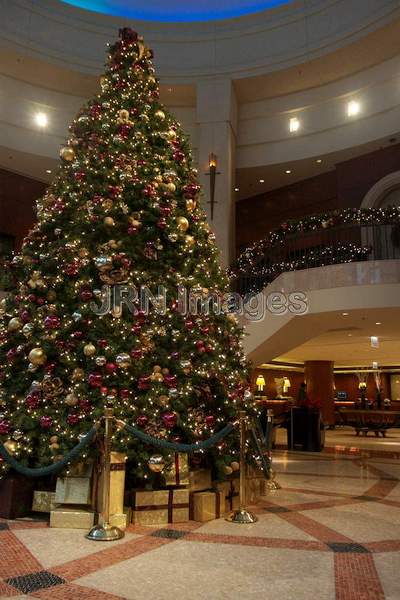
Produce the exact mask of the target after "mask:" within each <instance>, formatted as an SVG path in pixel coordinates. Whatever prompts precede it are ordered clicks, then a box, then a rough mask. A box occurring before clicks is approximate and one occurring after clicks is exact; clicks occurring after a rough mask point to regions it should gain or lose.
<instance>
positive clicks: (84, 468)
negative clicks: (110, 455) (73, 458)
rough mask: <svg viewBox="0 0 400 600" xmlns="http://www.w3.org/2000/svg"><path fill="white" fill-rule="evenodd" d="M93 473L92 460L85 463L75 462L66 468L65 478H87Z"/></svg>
mask: <svg viewBox="0 0 400 600" xmlns="http://www.w3.org/2000/svg"><path fill="white" fill-rule="evenodd" d="M92 473H93V460H92V459H90V458H88V459H87V460H86V461H85V462H82V461H80V462H75V463H72V465H70V466H69V467H68V471H67V477H87V478H89V479H90V477H91V476H92Z"/></svg>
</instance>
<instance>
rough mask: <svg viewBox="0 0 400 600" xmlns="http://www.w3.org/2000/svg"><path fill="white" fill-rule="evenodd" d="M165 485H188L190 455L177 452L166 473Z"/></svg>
mask: <svg viewBox="0 0 400 600" xmlns="http://www.w3.org/2000/svg"><path fill="white" fill-rule="evenodd" d="M164 477H165V485H188V483H189V462H188V455H187V454H182V453H179V454H178V453H177V452H175V454H174V456H173V457H172V465H171V467H170V468H169V469H166V470H165V472H164Z"/></svg>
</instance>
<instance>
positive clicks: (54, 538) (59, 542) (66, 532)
mask: <svg viewBox="0 0 400 600" xmlns="http://www.w3.org/2000/svg"><path fill="white" fill-rule="evenodd" d="M13 533H14V534H15V535H16V536H17V537H18V538H19V540H21V542H23V544H24V545H25V546H26V547H27V548H28V550H30V552H31V553H32V554H33V555H34V556H35V557H36V558H37V559H38V560H39V561H40V563H41V564H42V565H43V567H45V568H50V567H54V566H56V565H60V564H63V563H65V562H68V561H70V560H76V559H79V558H82V557H83V556H88V555H89V554H93V553H96V552H99V551H100V550H104V548H105V543H101V542H93V541H91V540H87V539H85V537H84V532H83V531H82V530H81V529H79V530H77V529H50V528H47V529H21V530H18V529H17V530H14V531H13ZM135 537H140V536H139V535H135V534H132V533H126V534H125V537H124V538H122V540H118V541H117V542H112V544H113V546H114V545H115V544H123V543H125V542H127V541H129V540H131V539H133V538H135ZM107 543H108V542H107Z"/></svg>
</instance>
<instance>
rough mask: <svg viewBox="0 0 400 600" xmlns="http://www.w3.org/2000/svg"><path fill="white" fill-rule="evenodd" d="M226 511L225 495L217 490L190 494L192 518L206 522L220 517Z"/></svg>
mask: <svg viewBox="0 0 400 600" xmlns="http://www.w3.org/2000/svg"><path fill="white" fill-rule="evenodd" d="M224 511H225V496H224V493H223V492H218V491H217V490H207V491H204V492H192V493H191V494H190V519H191V520H192V521H198V522H200V523H205V522H206V521H212V520H213V519H219V518H220V516H221V514H222V513H223V512H224Z"/></svg>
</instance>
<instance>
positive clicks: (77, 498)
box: [55, 477, 91, 504]
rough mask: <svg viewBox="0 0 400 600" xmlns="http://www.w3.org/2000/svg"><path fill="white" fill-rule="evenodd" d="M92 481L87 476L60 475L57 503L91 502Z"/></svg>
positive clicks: (57, 485)
mask: <svg viewBox="0 0 400 600" xmlns="http://www.w3.org/2000/svg"><path fill="white" fill-rule="evenodd" d="M90 483H91V482H90V479H88V478H87V477H63V478H61V477H59V478H58V479H57V484H56V498H55V501H56V502H57V504H90V492H91V487H90Z"/></svg>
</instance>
